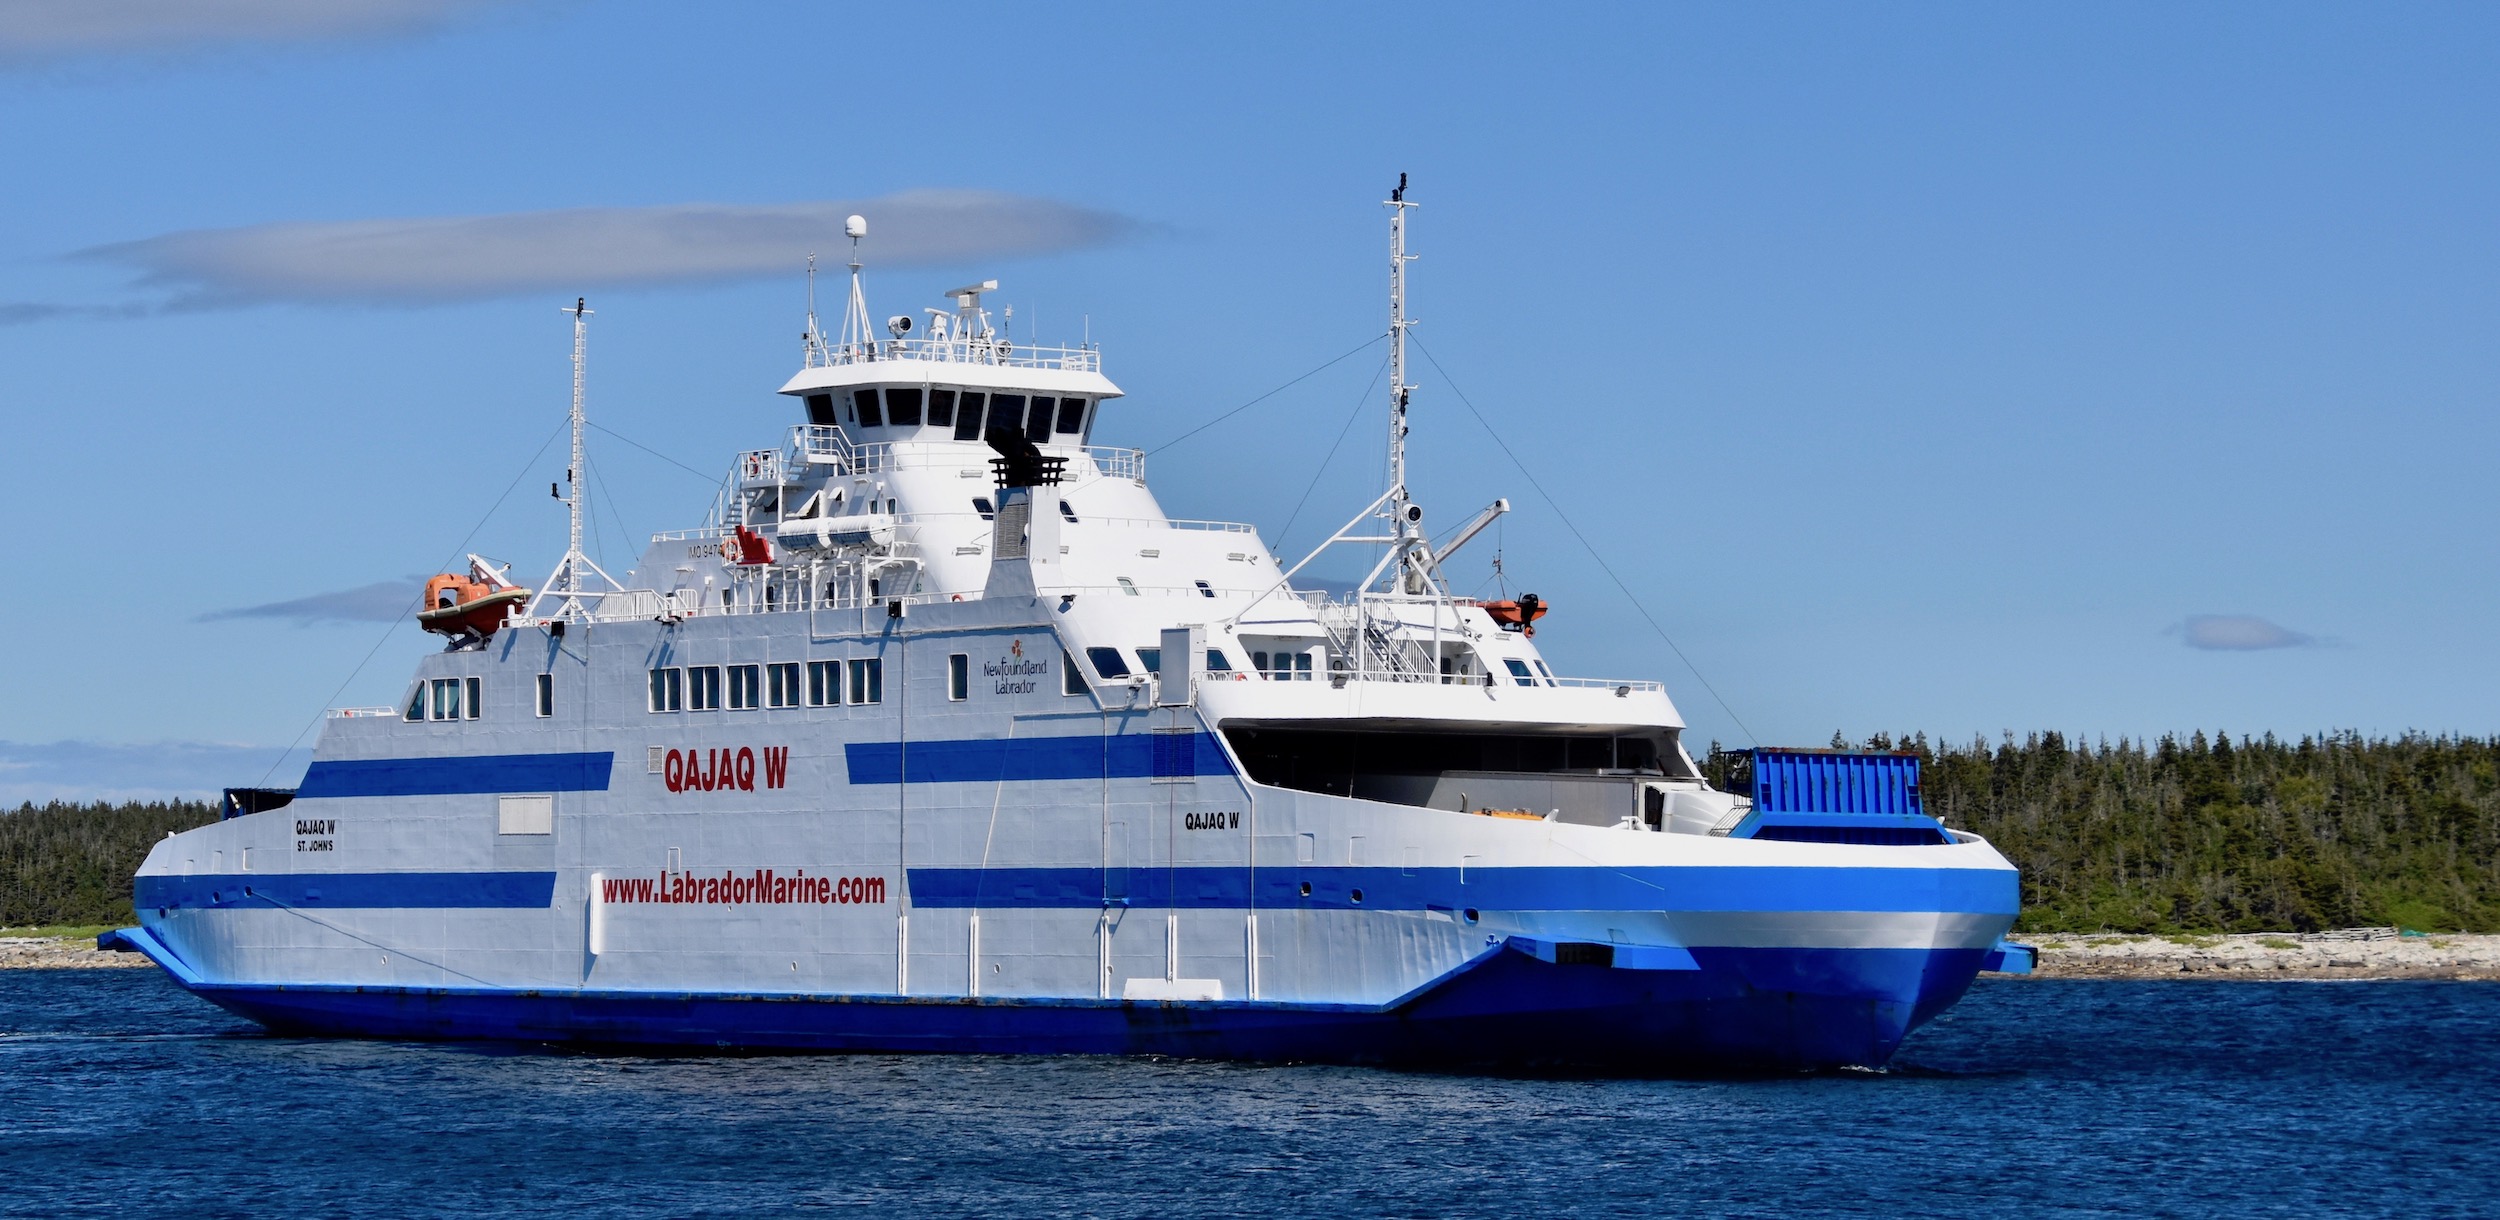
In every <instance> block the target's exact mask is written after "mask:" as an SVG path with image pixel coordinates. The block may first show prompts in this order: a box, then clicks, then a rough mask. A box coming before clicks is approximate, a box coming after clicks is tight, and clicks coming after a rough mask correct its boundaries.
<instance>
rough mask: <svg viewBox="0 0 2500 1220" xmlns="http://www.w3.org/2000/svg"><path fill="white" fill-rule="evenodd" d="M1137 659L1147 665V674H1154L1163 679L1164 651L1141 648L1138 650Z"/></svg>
mask: <svg viewBox="0 0 2500 1220" xmlns="http://www.w3.org/2000/svg"><path fill="white" fill-rule="evenodd" d="M1137 659H1138V660H1139V661H1142V662H1144V663H1145V666H1146V672H1147V673H1150V674H1153V675H1155V676H1157V677H1161V676H1162V675H1163V650H1162V649H1160V648H1140V649H1138V650H1137Z"/></svg>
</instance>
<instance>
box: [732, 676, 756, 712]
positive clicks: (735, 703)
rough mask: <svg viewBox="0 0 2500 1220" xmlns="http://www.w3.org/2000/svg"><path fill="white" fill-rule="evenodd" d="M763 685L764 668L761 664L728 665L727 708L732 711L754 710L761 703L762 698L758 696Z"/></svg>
mask: <svg viewBox="0 0 2500 1220" xmlns="http://www.w3.org/2000/svg"><path fill="white" fill-rule="evenodd" d="M763 685H764V670H763V667H762V666H758V665H732V666H730V667H729V710H730V711H733V712H751V711H754V710H755V709H756V708H757V707H758V706H759V705H761V704H762V703H763V700H762V699H761V698H759V697H758V696H760V695H762V694H763V693H764V692H763Z"/></svg>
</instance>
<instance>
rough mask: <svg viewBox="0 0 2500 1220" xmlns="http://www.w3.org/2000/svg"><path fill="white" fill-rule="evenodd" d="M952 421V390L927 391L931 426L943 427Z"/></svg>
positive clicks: (953, 417)
mask: <svg viewBox="0 0 2500 1220" xmlns="http://www.w3.org/2000/svg"><path fill="white" fill-rule="evenodd" d="M954 422H955V392H954V391H953V390H931V391H929V423H930V425H931V426H933V427H938V428H943V427H946V426H947V425H949V424H952V423H954Z"/></svg>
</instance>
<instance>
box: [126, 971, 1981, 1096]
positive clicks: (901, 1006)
mask: <svg viewBox="0 0 2500 1220" xmlns="http://www.w3.org/2000/svg"><path fill="white" fill-rule="evenodd" d="M141 947H142V948H152V949H161V948H162V946H158V945H152V944H149V943H145V942H143V943H142V944H141ZM151 956H155V954H154V953H153V952H152V953H151ZM1693 957H1694V959H1695V967H1696V968H1693V969H1678V970H1653V969H1617V968H1609V967H1605V966H1595V965H1559V964H1555V963H1548V962H1543V961H1540V960H1538V959H1537V958H1535V957H1533V956H1530V955H1528V954H1525V953H1517V952H1496V953H1492V954H1488V955H1485V956H1484V957H1480V958H1478V959H1477V960H1475V961H1474V962H1471V963H1469V964H1468V965H1467V966H1465V967H1462V968H1461V969H1459V970H1457V971H1455V972H1453V973H1451V974H1449V975H1445V976H1443V977H1442V979H1441V980H1440V981H1439V982H1437V983H1436V984H1434V985H1432V986H1430V987H1427V988H1425V989H1423V990H1421V991H1419V992H1417V993H1415V994H1413V995H1411V996H1408V997H1406V998H1404V999H1402V1000H1400V1001H1398V1002H1397V1003H1395V1004H1393V1005H1390V1006H1387V1007H1376V1006H1358V1005H1332V1004H1278V1003H1259V1002H1242V1001H1229V1002H1227V1001H1219V1002H1213V1003H1158V1002H1152V1001H1119V1000H1091V999H1086V1000H1016V999H1005V1000H998V999H981V1000H964V999H948V998H938V997H932V998H925V999H923V998H909V999H906V998H898V997H894V996H875V995H866V996H860V995H852V996H836V995H806V994H787V993H779V994H776V993H724V992H699V991H698V992H687V991H670V992H630V991H595V990H594V991H560V990H521V989H513V990H500V989H486V988H399V987H387V986H374V985H369V984H368V985H361V986H348V985H334V986H323V985H300V984H298V985H280V986H269V985H248V984H247V985H234V984H219V983H213V982H207V983H203V982H194V981H193V980H192V979H189V978H185V979H184V980H183V981H184V982H185V983H186V985H189V986H191V987H192V989H193V990H195V991H196V992H198V993H199V994H200V995H202V996H204V997H206V998H207V999H209V1000H212V1001H214V1002H216V1003H218V1004H220V1005H223V1006H225V1007H226V1008H229V1009H232V1010H233V1011H235V1012H237V1013H240V1014H242V1015H244V1016H246V1017H249V1018H251V1019H253V1020H255V1021H259V1022H261V1023H263V1024H265V1025H268V1026H270V1027H271V1028H273V1029H276V1030H279V1031H282V1032H301V1033H314V1034H332V1035H336V1034H346V1035H358V1036H364V1037H377V1038H449V1039H517V1040H524V1041H530V1042H574V1043H588V1044H606V1045H627V1046H681V1047H697V1048H702V1049H705V1050H710V1049H713V1048H716V1047H738V1048H748V1049H764V1048H772V1049H785V1050H813V1051H854V1052H927V1051H948V1052H976V1053H992V1054H1095V1055H1100V1054H1159V1055H1177V1056H1200V1057H1211V1058H1227V1059H1252V1060H1289V1061H1305V1062H1310V1061H1317V1062H1338V1063H1399V1064H1413V1065H1444V1066H1454V1065H1474V1064H1485V1065H1493V1064H1510V1065H1524V1066H1535V1065H1555V1066H1574V1067H1585V1068H1596V1069H1600V1070H1633V1071H1660V1070H1666V1071H1692V1072H1701V1073H1710V1074H1717V1073H1727V1072H1752V1071H1766V1070H1767V1071H1793V1070H1797V1069H1816V1068H1834V1067H1842V1066H1848V1065H1858V1066H1867V1067H1873V1066H1878V1065H1881V1064H1882V1063H1883V1062H1884V1061H1885V1060H1887V1059H1889V1058H1890V1057H1891V1056H1892V1053H1893V1050H1894V1049H1895V1048H1896V1047H1898V1046H1899V1045H1900V1042H1901V1039H1902V1037H1903V1036H1904V1035H1906V1034H1907V1033H1908V1032H1909V1031H1910V1030H1912V1029H1915V1028H1916V1027H1917V1026H1918V1025H1919V1024H1921V1023H1922V1022H1924V1021H1925V1020H1926V1019H1927V1018H1929V1017H1931V1016H1933V1015H1935V1013H1937V1012H1938V1011H1941V1010H1942V1009H1943V1008H1944V1007H1945V1006H1947V1005H1949V1004H1951V1003H1952V1002H1953V1001H1954V1000H1955V999H1958V998H1959V997H1960V996H1961V994H1962V992H1963V990H1964V989H1966V988H1967V987H1969V986H1970V984H1971V981H1972V978H1973V977H1974V975H1976V973H1977V972H1978V969H1979V966H1980V957H1981V953H1980V951H1979V950H1975V949H1972V950H1936V951H1918V950H1882V949H1864V950H1760V949H1755V950H1727V949H1721V950H1695V951H1694V952H1693ZM160 960H162V959H160ZM169 968H171V966H170V964H169Z"/></svg>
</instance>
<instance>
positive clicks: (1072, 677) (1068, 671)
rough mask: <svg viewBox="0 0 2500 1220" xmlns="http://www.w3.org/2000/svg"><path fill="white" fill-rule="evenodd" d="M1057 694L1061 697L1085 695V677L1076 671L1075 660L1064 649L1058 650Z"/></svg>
mask: <svg viewBox="0 0 2500 1220" xmlns="http://www.w3.org/2000/svg"><path fill="white" fill-rule="evenodd" d="M1059 693H1060V694H1063V695H1082V694H1084V693H1085V675H1083V674H1081V673H1078V672H1077V671H1076V658H1075V657H1074V656H1073V655H1070V653H1069V652H1068V650H1067V649H1065V648H1062V649H1060V650H1059Z"/></svg>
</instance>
